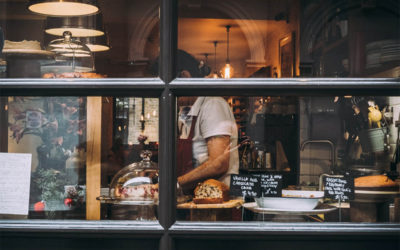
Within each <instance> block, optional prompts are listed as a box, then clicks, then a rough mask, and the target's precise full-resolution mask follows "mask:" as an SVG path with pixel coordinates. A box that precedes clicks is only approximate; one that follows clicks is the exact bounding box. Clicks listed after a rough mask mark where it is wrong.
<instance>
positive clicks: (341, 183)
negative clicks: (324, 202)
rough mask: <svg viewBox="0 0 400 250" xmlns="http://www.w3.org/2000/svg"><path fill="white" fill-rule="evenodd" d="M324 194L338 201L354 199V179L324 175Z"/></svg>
mask: <svg viewBox="0 0 400 250" xmlns="http://www.w3.org/2000/svg"><path fill="white" fill-rule="evenodd" d="M323 181H324V196H325V198H330V199H333V200H337V201H341V202H343V201H350V200H354V179H353V178H351V177H349V176H346V177H331V176H324V179H323Z"/></svg>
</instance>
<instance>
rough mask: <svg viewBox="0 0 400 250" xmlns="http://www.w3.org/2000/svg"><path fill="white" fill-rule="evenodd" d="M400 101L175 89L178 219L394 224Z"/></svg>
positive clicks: (384, 98) (393, 99)
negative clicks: (189, 93)
mask: <svg viewBox="0 0 400 250" xmlns="http://www.w3.org/2000/svg"><path fill="white" fill-rule="evenodd" d="M204 103H205V104H204ZM210 103H213V104H215V103H219V104H220V105H221V108H220V107H219V106H218V105H216V104H215V106H213V108H211V106H209V105H211V104H210ZM222 107H224V108H222ZM399 109H400V107H399V98H398V97H381V96H379V97H374V96H346V97H334V96H332V97H307V96H304V97H294V96H293V97H292V96H257V97H242V96H226V97H179V98H178V110H179V113H178V131H179V139H178V147H177V173H178V200H177V202H178V210H177V215H178V218H179V220H192V221H220V220H230V221H232V220H234V221H235V220H238V221H242V220H246V221H253V220H257V221H280V222H284V221H286V222H288V221H290V222H301V221H303V222H304V221H309V222H324V221H325V222H398V212H397V211H398V208H396V207H395V206H397V205H395V199H396V197H397V196H398V194H399V191H400V190H399V180H398V179H397V178H398V176H399V157H398V151H399V145H398V133H397V132H398V127H396V121H397V120H398V115H399ZM225 114H227V115H225ZM224 117H230V118H229V119H228V118H226V119H225V118H224ZM209 123H211V124H212V125H210V126H208V124H209ZM232 123H233V124H234V127H235V128H234V129H231V130H230V129H228V130H224V128H228V127H229V128H232V127H231V126H230V125H229V124H232ZM193 124H194V125H193ZM225 125H227V126H225ZM209 131H213V132H210V133H209ZM224 131H225V132H224ZM227 131H229V132H227ZM188 139H189V141H187V140H188ZM224 139H226V142H225V143H224V141H223V140H224ZM218 140H221V142H220V143H216V142H217V141H218ZM236 140H237V142H236ZM200 143H202V146H199V145H200ZM215 152H218V153H215ZM236 157H237V158H236ZM182 162H183V163H184V164H181V163H182ZM236 164H238V165H239V167H238V168H235V166H236ZM225 165H227V167H226V168H224V167H223V166H225ZM220 170H221V172H219V171H220ZM225 176H229V178H230V180H229V181H228V182H226V181H225V180H226V179H224V177H225ZM257 178H259V179H257ZM257 183H258V184H257ZM257 185H260V186H257ZM303 202H304V203H303Z"/></svg>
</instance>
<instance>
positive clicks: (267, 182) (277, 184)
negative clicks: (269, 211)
mask: <svg viewBox="0 0 400 250" xmlns="http://www.w3.org/2000/svg"><path fill="white" fill-rule="evenodd" d="M260 177H261V192H262V196H264V197H280V196H282V175H281V174H261V175H260Z"/></svg>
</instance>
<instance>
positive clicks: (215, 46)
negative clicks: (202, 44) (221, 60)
mask: <svg viewBox="0 0 400 250" xmlns="http://www.w3.org/2000/svg"><path fill="white" fill-rule="evenodd" d="M213 43H214V73H213V76H212V77H213V78H218V72H217V43H218V41H214V42H213Z"/></svg>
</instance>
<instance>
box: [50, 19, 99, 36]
mask: <svg viewBox="0 0 400 250" xmlns="http://www.w3.org/2000/svg"><path fill="white" fill-rule="evenodd" d="M103 30H104V29H103V20H102V16H101V14H97V15H91V16H77V17H48V18H47V24H46V29H45V32H46V33H47V34H50V35H54V36H62V35H63V33H64V32H65V31H69V32H71V33H72V36H73V37H75V38H76V37H94V36H102V35H104V31H103Z"/></svg>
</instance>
